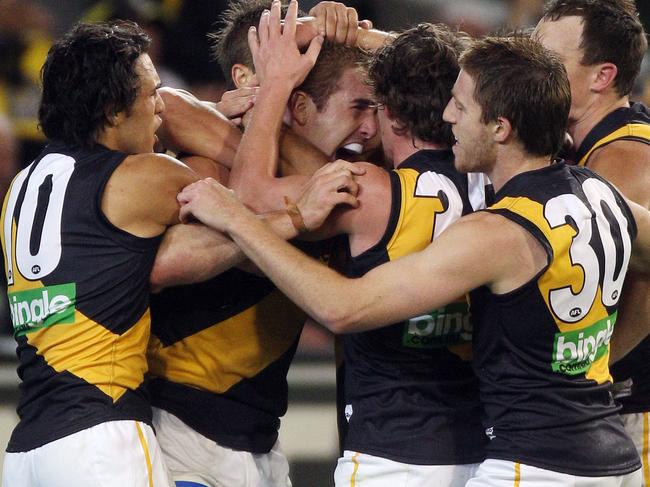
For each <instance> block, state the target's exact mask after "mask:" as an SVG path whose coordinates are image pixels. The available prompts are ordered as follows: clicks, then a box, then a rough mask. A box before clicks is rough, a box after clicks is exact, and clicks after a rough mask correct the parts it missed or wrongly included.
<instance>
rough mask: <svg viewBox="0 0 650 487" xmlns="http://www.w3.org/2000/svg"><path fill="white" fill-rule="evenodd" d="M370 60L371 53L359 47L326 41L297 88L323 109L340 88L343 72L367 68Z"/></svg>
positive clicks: (319, 109)
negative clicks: (313, 64) (339, 83)
mask: <svg viewBox="0 0 650 487" xmlns="http://www.w3.org/2000/svg"><path fill="white" fill-rule="evenodd" d="M368 60H369V54H368V53H366V52H365V51H363V50H362V49H359V48H358V47H348V46H344V45H342V44H334V43H331V42H327V41H326V42H325V43H324V44H323V48H322V49H321V51H320V54H319V55H318V60H317V61H316V65H315V66H314V67H313V68H312V70H311V71H310V72H309V75H308V76H307V78H305V81H303V82H302V84H301V85H300V86H298V88H297V89H298V90H300V91H304V92H305V93H307V95H309V97H310V98H311V99H312V101H313V102H314V104H315V105H316V108H317V109H318V111H322V110H324V109H325V106H326V105H327V100H329V97H330V96H332V94H333V93H335V92H336V91H337V90H338V89H339V86H338V82H339V80H340V79H341V76H343V72H344V71H345V70H347V69H349V68H360V69H361V68H364V69H365V67H366V66H367V64H368Z"/></svg>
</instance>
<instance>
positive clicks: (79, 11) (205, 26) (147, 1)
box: [0, 0, 650, 487]
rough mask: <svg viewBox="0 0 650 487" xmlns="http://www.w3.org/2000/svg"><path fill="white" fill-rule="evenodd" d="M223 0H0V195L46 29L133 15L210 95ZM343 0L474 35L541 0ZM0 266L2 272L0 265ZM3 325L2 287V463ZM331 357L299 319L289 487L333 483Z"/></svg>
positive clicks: (26, 138) (163, 57)
mask: <svg viewBox="0 0 650 487" xmlns="http://www.w3.org/2000/svg"><path fill="white" fill-rule="evenodd" d="M316 3H317V2H316V1H314V0H304V1H302V2H301V3H300V7H301V8H302V10H304V11H308V10H309V9H310V8H311V7H312V6H314V5H315V4H316ZM227 4H228V1H227V0H0V196H3V195H4V192H5V191H6V188H7V186H8V184H9V182H10V181H11V178H12V177H13V175H14V174H15V173H16V172H17V171H18V170H19V169H20V168H22V167H24V166H26V165H27V164H29V163H30V162H31V160H32V159H33V158H34V157H35V155H36V154H38V152H39V151H40V149H41V148H42V147H43V144H44V139H43V137H42V135H41V134H40V133H39V131H38V128H37V123H36V114H37V108H38V101H39V81H38V80H39V70H40V67H41V65H42V63H43V60H44V59H45V55H46V54H47V50H48V48H49V46H50V44H51V42H52V39H55V38H56V37H57V36H59V35H60V34H62V33H63V32H65V31H66V30H67V29H69V28H70V27H71V26H72V25H73V24H74V23H75V22H78V21H80V20H82V21H102V20H108V19H112V18H129V19H133V20H136V21H137V22H139V23H140V24H141V25H142V26H144V27H145V28H146V29H147V30H148V31H149V33H150V35H151V36H152V38H153V39H154V45H153V53H152V58H154V62H155V63H156V65H157V67H158V71H159V73H160V75H161V78H162V79H163V83H164V84H165V85H167V86H177V87H182V88H186V89H188V90H190V91H192V92H193V93H195V94H196V95H197V96H199V97H200V98H203V99H208V100H212V101H218V100H219V98H220V96H221V93H222V92H223V90H224V87H223V86H224V85H223V76H222V74H221V71H220V69H219V67H218V66H217V65H216V64H215V63H213V62H210V61H209V55H208V43H207V39H206V33H207V32H209V31H210V30H212V29H213V26H214V23H215V21H216V20H217V19H218V17H219V14H220V12H221V11H222V10H223V9H224V8H225V7H226V6H227ZM347 4H348V5H349V6H353V7H356V8H357V10H358V11H359V17H360V18H368V19H371V20H372V21H373V22H374V24H375V26H376V27H377V28H379V29H382V30H400V29H404V28H407V27H409V26H411V25H413V24H416V23H418V22H424V21H429V22H446V23H448V24H450V25H453V26H459V27H460V28H461V29H462V30H465V31H467V32H469V33H471V34H474V35H481V34H486V33H489V32H495V31H503V30H510V29H513V28H521V29H525V28H529V27H532V26H533V25H534V24H535V23H536V22H537V20H538V18H539V16H540V13H541V10H542V6H543V0H463V1H462V2H461V1H455V0H350V1H349V2H348V3H347ZM637 6H638V8H639V11H640V14H641V17H642V20H643V22H644V25H645V26H646V30H647V29H648V25H649V24H648V22H649V21H650V2H648V1H640V0H637ZM634 98H635V99H637V100H640V101H644V102H645V103H646V104H648V103H649V102H650V60H648V62H645V63H644V68H643V71H642V76H641V77H640V79H639V82H638V83H637V87H636V90H635V94H634ZM1 275H2V279H4V272H2V273H1ZM10 333H11V322H10V319H9V316H8V311H7V307H6V298H5V295H4V292H0V473H1V471H2V456H3V452H4V447H5V445H6V443H7V441H8V438H9V435H10V433H11V430H12V428H13V426H14V424H15V422H16V421H17V416H16V414H15V407H16V403H17V400H18V394H19V392H18V382H19V381H18V377H17V375H16V355H15V342H14V341H13V338H11V335H10ZM333 361H334V353H333V342H332V337H331V336H330V335H329V334H328V333H327V332H325V331H323V330H322V329H319V328H313V327H312V328H306V330H305V333H304V334H303V338H302V340H301V345H300V348H299V351H298V354H297V357H296V360H295V362H294V365H293V366H292V369H291V371H290V374H289V388H290V401H289V411H288V413H287V415H286V416H285V417H284V418H283V421H282V427H281V432H280V441H281V443H282V445H283V448H284V449H285V451H286V453H287V455H288V457H289V460H290V462H291V468H292V479H293V484H294V486H295V487H305V486H309V487H321V486H322V487H325V486H330V485H332V484H333V480H332V472H333V470H334V467H335V464H336V458H337V455H338V441H337V434H336V417H335V408H334V398H335V392H336V390H335V370H334V364H333Z"/></svg>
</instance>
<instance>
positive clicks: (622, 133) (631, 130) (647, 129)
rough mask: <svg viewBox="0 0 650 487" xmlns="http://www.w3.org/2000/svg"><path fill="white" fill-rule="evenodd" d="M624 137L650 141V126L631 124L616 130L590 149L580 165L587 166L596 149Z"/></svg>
mask: <svg viewBox="0 0 650 487" xmlns="http://www.w3.org/2000/svg"><path fill="white" fill-rule="evenodd" d="M624 137H635V138H639V139H646V140H650V125H648V124H645V123H629V124H627V125H624V126H623V127H621V128H619V129H618V130H615V131H614V132H612V133H611V134H608V135H606V136H605V137H603V138H602V139H600V140H599V141H598V142H596V143H595V144H594V146H593V147H592V148H591V149H589V152H587V153H586V154H585V155H584V156H583V157H582V159H580V161H578V165H580V166H584V165H586V164H587V161H588V160H589V157H591V154H592V153H593V152H594V151H595V150H596V149H598V148H600V147H602V146H603V145H605V144H609V143H610V142H613V141H615V140H617V139H621V138H624Z"/></svg>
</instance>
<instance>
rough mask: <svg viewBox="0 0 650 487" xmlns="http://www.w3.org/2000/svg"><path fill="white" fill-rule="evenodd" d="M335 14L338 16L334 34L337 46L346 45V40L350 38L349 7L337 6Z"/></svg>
mask: <svg viewBox="0 0 650 487" xmlns="http://www.w3.org/2000/svg"><path fill="white" fill-rule="evenodd" d="M334 12H335V14H336V30H335V32H334V42H336V43H337V44H345V39H346V38H347V36H348V24H347V22H348V13H347V7H345V6H343V5H336V8H335V10H334ZM355 27H356V24H355Z"/></svg>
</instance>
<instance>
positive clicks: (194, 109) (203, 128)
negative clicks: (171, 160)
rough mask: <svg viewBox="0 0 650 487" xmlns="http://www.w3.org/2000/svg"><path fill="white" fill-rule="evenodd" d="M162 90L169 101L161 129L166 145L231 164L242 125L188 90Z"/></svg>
mask: <svg viewBox="0 0 650 487" xmlns="http://www.w3.org/2000/svg"><path fill="white" fill-rule="evenodd" d="M159 93H160V96H161V97H162V99H163V101H164V102H165V111H164V113H163V123H162V125H161V126H160V128H159V129H158V136H159V137H160V139H161V141H162V143H163V145H164V146H165V147H167V148H168V149H171V150H173V151H175V152H186V153H189V154H193V155H199V156H203V157H207V158H209V159H212V160H214V161H218V162H220V163H221V164H224V165H225V166H226V167H231V166H232V163H233V160H234V158H235V153H236V152H237V147H238V146H239V141H240V140H241V132H240V131H239V129H238V128H237V127H236V126H235V125H233V124H232V123H231V122H230V121H229V120H228V119H227V118H226V117H225V116H224V115H222V114H221V113H219V112H218V111H217V110H216V109H215V108H214V106H213V104H210V103H207V102H204V101H201V100H199V99H197V98H196V97H195V96H194V95H192V94H191V93H188V92H187V91H184V90H178V89H174V88H161V89H160V90H159Z"/></svg>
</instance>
